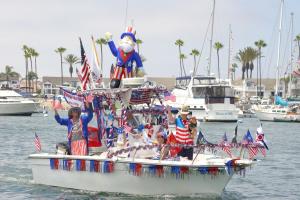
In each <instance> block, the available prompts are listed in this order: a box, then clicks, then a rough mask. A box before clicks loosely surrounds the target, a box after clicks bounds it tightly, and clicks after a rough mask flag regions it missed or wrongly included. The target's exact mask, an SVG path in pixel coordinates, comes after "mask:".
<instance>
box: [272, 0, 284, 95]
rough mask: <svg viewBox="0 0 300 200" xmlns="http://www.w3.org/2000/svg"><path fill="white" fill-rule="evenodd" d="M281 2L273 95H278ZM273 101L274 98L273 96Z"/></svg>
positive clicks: (281, 4)
mask: <svg viewBox="0 0 300 200" xmlns="http://www.w3.org/2000/svg"><path fill="white" fill-rule="evenodd" d="M283 3H284V0H281V3H280V20H279V29H278V44H277V61H276V85H275V95H274V96H278V82H279V61H280V53H281V49H280V48H281V31H282V15H283ZM274 101H275V98H274Z"/></svg>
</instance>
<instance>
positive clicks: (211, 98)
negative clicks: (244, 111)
mask: <svg viewBox="0 0 300 200" xmlns="http://www.w3.org/2000/svg"><path fill="white" fill-rule="evenodd" d="M172 95H174V96H175V97H176V101H175V102H172V101H166V104H168V105H170V106H172V107H177V108H181V107H182V106H183V105H186V106H189V110H190V111H191V112H192V115H193V116H195V117H196V118H197V119H198V120H203V121H218V122H236V121H237V120H238V114H239V109H238V108H237V107H236V106H235V104H234V99H235V96H234V89H233V87H232V86H231V85H230V82H229V81H220V82H219V81H218V80H217V79H216V78H215V77H214V76H187V77H179V78H177V79H176V87H175V88H174V89H173V91H172Z"/></svg>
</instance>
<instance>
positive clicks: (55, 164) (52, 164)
mask: <svg viewBox="0 0 300 200" xmlns="http://www.w3.org/2000/svg"><path fill="white" fill-rule="evenodd" d="M58 166H59V160H58V159H57V158H50V168H51V169H58Z"/></svg>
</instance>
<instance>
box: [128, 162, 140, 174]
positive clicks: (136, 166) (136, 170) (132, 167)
mask: <svg viewBox="0 0 300 200" xmlns="http://www.w3.org/2000/svg"><path fill="white" fill-rule="evenodd" d="M129 173H130V174H133V175H135V176H141V175H142V164H140V163H129Z"/></svg>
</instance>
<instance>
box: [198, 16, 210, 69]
mask: <svg viewBox="0 0 300 200" xmlns="http://www.w3.org/2000/svg"><path fill="white" fill-rule="evenodd" d="M211 18H212V14H211V15H210V18H209V22H208V24H207V28H206V32H205V36H204V40H203V43H202V47H201V51H200V56H199V58H198V61H197V67H196V70H195V72H194V74H195V75H197V71H198V67H199V64H200V60H201V56H202V52H203V50H204V46H205V43H206V39H207V34H208V30H209V26H210V23H211Z"/></svg>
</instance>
